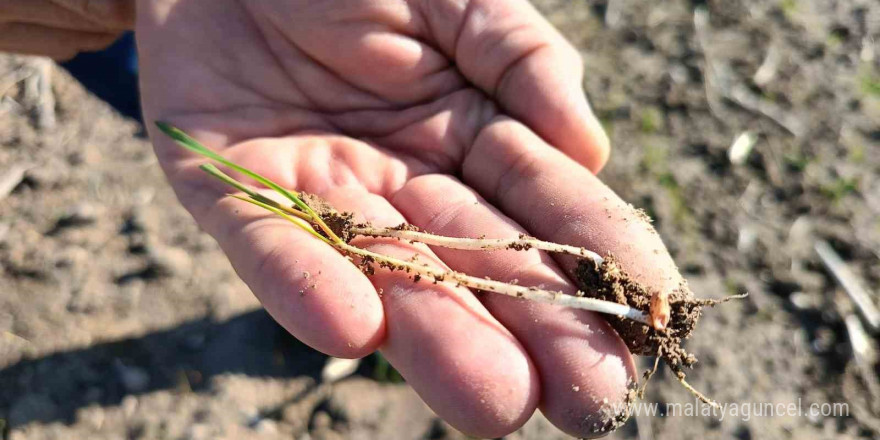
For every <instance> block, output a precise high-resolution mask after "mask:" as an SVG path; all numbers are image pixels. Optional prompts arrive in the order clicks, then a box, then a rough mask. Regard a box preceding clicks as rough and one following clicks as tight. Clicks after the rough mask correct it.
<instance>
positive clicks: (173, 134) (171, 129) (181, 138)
mask: <svg viewBox="0 0 880 440" xmlns="http://www.w3.org/2000/svg"><path fill="white" fill-rule="evenodd" d="M156 126H157V127H159V129H160V130H162V132H163V133H165V134H166V135H168V137H170V138H171V139H173V140H174V141H175V142H177V144H178V145H180V146H181V147H183V148H186V149H187V150H190V151H192V152H194V153H197V154H199V155H201V156H204V157H207V158H208V159H212V160H215V161H217V162H220V163H222V164H223V165H226V166H228V167H229V168H232V169H234V170H236V171H238V172H240V173H242V174H244V175H246V176H248V177H250V178H252V179H254V180H256V181H257V182H260V183H261V184H263V185H265V186H266V187H267V188H271V189H273V190H275V192H277V193H279V194H281V195H282V196H284V197H286V198H287V199H289V200H290V201H292V202H293V203H294V205H296V206H297V207H298V208H299V209H301V210H302V211H303V212H305V213H306V214H308V216H309V217H311V221H312V222H314V223H315V224H317V225H318V226H320V228H321V229H322V230H323V231H324V233H326V234H327V236H328V237H330V239H331V240H333V241H334V242H337V243H339V242H341V241H342V239H340V238H339V237H338V236H336V234H335V233H334V232H333V231H332V230H331V229H330V227H329V226H327V224H326V223H324V221H323V220H321V216H319V215H318V214H317V213H316V212H315V211H314V210H313V209H312V208H311V207H309V205H307V204H306V203H305V202H303V201H302V199H300V198H299V194H298V193H296V192H295V191H289V190H287V189H285V188H283V187H282V186H281V185H278V184H277V183H275V182H273V181H272V180H270V179H268V178H266V177H264V176H262V175H260V174H258V173H256V172H254V171H251V170H249V169H247V168H245V167H243V166H241V165H238V164H236V163H235V162H232V161H230V160H229V159H226V158H225V157H223V156H221V155H219V154H217V153H216V152H214V151H212V150H211V149H209V148H208V147H206V146H204V145H202V144H201V143H200V142H199V141H197V140H195V139H193V138H192V137H191V136H190V135H188V134H186V133H184V132H183V130H181V129H179V128H177V127H175V126H173V125H171V124H169V123H167V122H162V121H156ZM202 170H204V171H206V172H208V173H209V174H211V175H213V176H214V177H216V178H219V179H220V180H223V181H224V182H227V183H230V182H229V181H234V179H232V178H231V177H229V176H226V175H225V174H223V176H225V177H226V178H223V177H220V175H221V174H222V173H220V174H216V173H212V172H211V170H210V169H205V168H202ZM218 171H219V170H218ZM236 183H238V182H236ZM230 184H231V183H230ZM233 186H235V187H236V188H238V189H241V187H243V185H242V184H240V183H239V184H238V185H233ZM248 195H250V194H248Z"/></svg>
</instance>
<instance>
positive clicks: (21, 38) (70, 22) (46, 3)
mask: <svg viewBox="0 0 880 440" xmlns="http://www.w3.org/2000/svg"><path fill="white" fill-rule="evenodd" d="M134 8H135V6H134V0H3V1H0V52H18V53H26V54H33V55H43V56H48V57H51V58H54V59H56V60H59V61H63V60H68V59H70V58H73V57H74V56H75V55H76V54H77V53H79V52H82V51H93V50H99V49H103V48H105V47H107V46H109V45H110V44H111V43H113V41H114V40H116V38H118V37H119V34H120V33H122V32H123V31H124V30H126V29H130V28H131V27H132V26H133V25H134Z"/></svg>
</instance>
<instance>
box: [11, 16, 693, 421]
mask: <svg viewBox="0 0 880 440" xmlns="http://www.w3.org/2000/svg"><path fill="white" fill-rule="evenodd" d="M58 1H59V2H60V1H62V0H58ZM108 1H111V0H93V1H91V2H78V3H81V4H83V5H86V6H88V5H90V4H91V5H103V4H105V3H107V2H108ZM53 2H55V0H53ZM69 2H73V0H70V1H69ZM137 7H138V11H137V22H136V36H137V40H138V48H139V54H140V63H141V65H140V69H141V70H140V71H141V81H142V96H143V104H144V110H145V118H146V121H147V122H148V124H147V125H148V126H152V124H150V123H149V122H151V121H155V120H165V121H168V122H170V123H173V124H175V125H177V126H179V127H181V128H182V129H184V130H185V131H187V132H188V133H190V134H192V135H194V136H195V137H196V138H197V139H199V140H200V141H201V142H203V143H205V144H206V145H208V146H209V147H211V148H213V149H215V150H217V151H219V152H221V154H223V155H225V156H227V157H228V158H230V159H232V160H234V161H236V162H239V163H240V164H242V165H244V166H246V167H248V168H251V169H253V170H255V171H257V172H259V173H261V174H264V175H266V176H267V177H269V178H270V179H272V180H275V181H277V182H279V183H281V184H283V185H284V186H286V187H289V188H296V189H298V190H301V191H306V192H311V193H316V194H318V195H320V196H322V197H324V198H325V199H327V200H329V201H330V202H331V203H332V204H334V205H335V206H336V207H337V208H339V209H342V210H348V211H353V212H356V213H357V215H358V216H359V218H360V219H361V220H369V221H371V222H373V224H374V225H376V226H394V225H397V224H400V223H402V222H404V221H407V222H410V223H412V224H415V225H417V226H419V227H421V228H423V229H425V230H428V231H430V232H434V233H437V234H442V235H446V236H454V237H479V236H483V235H485V236H486V237H490V238H510V237H517V236H518V235H519V234H528V235H532V236H535V237H538V238H541V239H544V240H547V241H552V242H556V243H564V244H570V245H573V246H582V247H585V248H587V249H591V250H593V251H596V252H598V253H600V254H601V255H607V254H609V253H613V254H614V256H615V257H616V259H617V261H618V262H619V264H620V265H621V266H622V267H624V268H625V269H626V270H627V272H628V273H629V274H630V275H632V276H633V277H634V278H636V279H637V280H639V281H641V282H642V283H644V284H645V285H646V287H648V288H650V289H652V290H656V291H671V290H672V289H673V288H674V287H675V286H677V285H678V283H679V281H680V278H679V275H678V274H677V272H676V270H675V266H674V264H673V263H672V260H671V258H670V257H669V255H668V254H667V252H666V250H665V248H664V247H663V244H662V243H661V242H660V239H659V237H658V236H657V235H656V234H655V233H654V232H653V231H652V229H651V228H650V226H649V225H647V224H646V223H644V222H642V221H639V220H638V219H637V217H638V216H636V215H634V214H633V213H632V211H631V210H630V209H629V207H628V206H627V205H626V203H624V202H623V201H621V200H620V199H619V198H618V197H617V196H616V195H615V194H614V193H613V192H612V191H610V190H609V189H608V188H607V187H606V186H604V185H603V184H602V183H601V181H600V180H599V179H597V178H596V177H595V176H594V174H593V173H595V172H598V171H599V170H600V169H601V167H602V166H603V164H604V163H605V162H606V160H607V158H608V152H609V146H608V140H607V138H606V136H605V135H604V133H603V132H602V129H601V126H600V124H599V123H598V122H597V120H596V118H595V117H594V116H593V115H592V113H591V111H590V107H589V105H588V104H587V101H586V99H585V98H584V93H583V90H582V87H581V84H582V74H583V62H582V59H581V58H580V56H579V54H578V52H577V51H576V50H575V49H574V48H573V47H572V46H571V45H570V44H569V43H567V42H566V41H565V40H564V38H562V37H561V36H560V35H559V34H558V32H557V31H556V30H555V29H554V28H553V27H552V26H551V25H549V24H548V23H547V22H546V21H545V20H544V19H543V18H542V17H541V16H540V14H539V13H537V12H536V11H535V10H534V9H533V8H532V7H531V6H530V5H529V3H528V2H527V1H526V0H421V1H417V0H411V1H405V0H323V1H307V0H298V1H294V0H260V1H235V0H142V1H139V2H137ZM0 12H2V11H0ZM0 15H2V14H0ZM0 19H2V17H0ZM0 41H2V39H0ZM46 41H48V40H46ZM71 41H73V40H71ZM93 46H98V44H97V42H94V44H93ZM90 47H91V46H90ZM38 49H39V48H38ZM21 50H25V49H21ZM45 50H47V49H46V47H43V51H44V52H45ZM150 134H151V138H152V139H153V142H154V146H155V151H156V154H157V156H158V158H159V161H160V163H161V165H162V167H163V169H164V171H165V172H166V174H167V176H168V178H169V181H170V182H171V184H172V186H173V187H174V189H175V191H176V192H177V195H178V197H179V199H180V201H181V202H182V203H183V205H184V206H185V207H186V208H187V209H188V210H189V211H190V212H191V213H192V215H193V217H194V218H195V219H196V221H197V222H198V223H199V224H200V225H201V226H202V227H203V228H204V229H205V230H206V231H207V232H208V233H210V234H211V235H212V236H213V237H214V238H215V239H216V240H217V241H218V242H219V243H220V245H221V247H222V248H223V250H224V251H225V252H226V254H227V255H228V256H229V259H230V260H231V262H232V264H233V266H234V267H235V270H236V271H237V273H238V274H239V275H240V276H241V278H242V279H243V280H245V281H246V282H247V284H248V285H249V286H250V288H251V289H252V290H253V292H254V293H255V294H256V296H257V297H258V298H259V299H260V300H261V301H262V303H263V305H264V306H265V308H266V309H267V310H268V311H269V313H271V314H272V316H273V317H274V318H275V319H276V320H277V321H278V322H279V323H281V325H283V326H284V327H285V328H286V329H288V330H289V331H290V332H291V333H292V334H293V335H295V336H296V337H297V338H299V339H300V340H302V341H304V342H305V343H307V344H309V345H311V346H312V347H315V348H316V349H318V350H321V351H323V352H325V353H328V354H330V355H333V356H341V357H359V356H364V355H366V354H369V353H371V352H372V351H374V350H377V349H378V350H381V351H382V352H383V354H384V355H385V356H386V357H387V358H388V359H389V360H390V361H391V362H392V364H393V365H394V366H395V367H396V368H397V369H398V370H399V371H400V372H401V374H402V375H403V376H404V377H405V378H406V380H407V382H408V383H409V384H410V385H411V386H412V387H413V388H414V389H415V390H416V391H417V392H418V393H419V395H420V396H421V397H422V398H423V399H424V400H425V402H427V403H428V405H430V406H431V408H433V409H434V411H436V412H437V413H438V414H439V415H440V416H442V417H443V418H444V419H446V420H447V421H448V422H450V423H451V424H452V425H453V426H455V427H456V428H458V429H460V430H462V431H464V432H466V433H469V434H471V435H476V436H482V437H499V436H502V435H505V434H507V433H509V432H511V431H513V430H515V429H517V428H518V427H520V426H521V425H522V424H523V423H525V421H526V420H528V418H529V417H530V416H531V415H532V413H533V412H534V411H535V409H536V408H538V407H540V409H541V410H542V411H543V412H544V414H545V415H546V416H547V417H548V418H549V419H550V421H551V422H553V423H554V424H555V425H556V426H558V427H559V428H560V429H562V430H564V431H566V432H568V433H569V434H572V435H574V436H578V437H587V436H597V435H600V434H601V433H597V432H595V429H596V428H597V425H596V423H597V422H599V421H600V420H601V417H600V414H601V412H602V411H601V409H602V405H603V401H606V402H608V403H610V404H614V403H617V402H620V401H621V400H622V399H623V398H624V396H625V394H626V392H627V386H628V384H630V383H631V381H632V380H633V379H634V378H635V377H636V371H635V367H634V363H633V359H632V357H631V356H630V354H629V352H628V351H627V349H626V346H625V344H624V343H623V341H622V340H621V339H620V338H619V337H618V336H617V334H616V333H614V332H613V330H611V329H610V327H609V326H608V325H607V324H606V322H605V321H604V319H603V318H602V317H600V316H598V315H596V314H593V313H590V312H585V311H577V310H570V309H560V308H558V307H554V306H549V305H543V304H535V303H529V302H524V301H522V300H517V299H511V298H506V297H499V296H492V295H485V294H479V295H476V294H474V293H473V292H471V291H469V290H467V289H465V288H462V287H454V286H449V285H443V284H438V285H434V284H432V283H427V282H422V283H417V284H415V283H413V282H412V280H409V279H406V278H405V277H404V276H403V275H401V274H399V273H388V272H384V271H378V272H377V274H376V275H375V276H372V277H367V276H366V275H364V274H363V273H361V272H360V271H359V270H358V269H357V268H356V267H355V266H354V265H352V264H351V263H350V262H349V261H348V260H346V259H345V258H344V257H343V256H342V255H340V254H339V253H338V252H337V251H335V250H334V249H332V248H331V247H330V246H327V245H326V244H324V243H321V242H320V241H318V240H316V239H315V238H314V237H312V236H310V235H308V234H307V233H305V232H303V231H302V230H300V229H298V228H296V227H295V226H293V225H291V224H289V223H287V222H285V221H284V220H282V219H279V218H277V217H273V216H272V215H270V214H267V213H265V212H264V211H263V210H261V209H260V208H257V207H253V206H251V205H248V204H246V203H244V202H242V201H240V200H236V199H233V198H229V197H224V195H225V193H226V192H227V189H226V188H224V187H223V186H222V185H221V184H219V183H217V182H215V181H213V180H211V178H210V177H207V176H205V175H204V174H203V173H201V172H200V171H199V170H198V165H199V164H201V163H203V161H202V160H201V159H198V158H195V157H194V156H193V155H191V154H189V153H188V152H186V151H184V150H182V149H180V148H178V147H176V146H174V144H173V143H172V142H171V141H170V140H169V139H167V138H165V137H164V136H162V135H161V134H159V133H158V132H157V131H155V130H153V131H151V133H150ZM237 177H240V176H237ZM355 244H357V245H358V246H362V247H364V248H366V249H369V250H371V251H375V252H379V253H383V254H387V255H391V256H395V257H399V258H402V259H409V258H411V257H412V256H413V255H414V254H418V255H419V261H420V262H424V263H429V264H434V265H437V266H440V267H449V268H452V269H455V270H458V271H462V272H466V273H469V274H471V275H475V276H481V277H482V276H489V277H491V278H493V279H498V280H504V281H512V280H517V282H518V283H519V284H522V285H542V286H543V287H544V288H547V289H550V290H562V291H565V292H569V293H574V292H576V290H577V289H576V288H575V287H574V285H573V283H572V282H571V281H570V280H569V278H568V277H567V276H566V274H567V273H570V270H571V269H572V267H573V260H572V259H571V258H567V257H560V258H553V257H550V256H548V255H546V254H543V253H541V252H539V251H537V250H534V249H533V250H530V251H527V252H516V251H509V250H501V251H494V252H477V253H474V252H468V251H461V250H450V249H443V248H435V249H429V248H427V247H425V246H417V245H409V244H406V243H401V242H399V241H396V240H393V239H366V238H361V239H358V240H357V241H356V243H355Z"/></svg>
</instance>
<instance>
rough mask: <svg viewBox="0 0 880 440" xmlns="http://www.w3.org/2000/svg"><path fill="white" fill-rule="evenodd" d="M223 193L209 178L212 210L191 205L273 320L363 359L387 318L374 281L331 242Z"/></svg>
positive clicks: (325, 348)
mask: <svg viewBox="0 0 880 440" xmlns="http://www.w3.org/2000/svg"><path fill="white" fill-rule="evenodd" d="M186 173H200V171H199V170H198V169H191V170H187V171H183V172H182V174H186ZM178 178H180V179H198V178H201V179H205V177H204V176H199V177H188V178H187V177H185V176H178ZM223 191H224V188H223V187H222V186H220V185H219V184H218V185H217V186H214V185H213V184H208V183H206V184H205V187H204V188H202V190H201V191H200V192H199V193H200V195H201V197H202V202H201V204H200V205H202V206H207V207H206V208H197V209H193V205H192V204H191V205H190V206H188V208H190V210H191V212H192V213H193V215H194V216H195V217H196V220H197V221H198V222H199V224H200V225H201V226H202V227H203V228H205V230H207V231H208V233H210V234H211V235H212V236H213V237H214V238H215V239H216V240H217V242H218V243H219V244H220V247H221V248H222V249H223V251H224V252H225V253H226V255H227V257H229V261H230V262H231V263H232V266H233V268H235V271H236V273H238V275H239V277H240V278H241V279H242V280H244V282H245V283H247V285H248V287H250V289H251V290H252V291H253V292H254V294H255V295H256V296H257V298H259V300H260V302H261V303H262V304H263V306H264V307H265V308H266V310H267V311H268V312H269V313H270V314H271V315H272V317H273V318H275V320H276V321H278V322H279V323H280V324H281V325H282V326H283V327H284V328H285V329H287V330H288V331H289V332H290V333H291V334H293V335H294V336H295V337H296V338H298V339H300V340H301V341H303V342H304V343H306V344H308V345H309V346H311V347H313V348H315V349H317V350H320V351H322V352H324V353H327V354H329V355H331V356H336V357H344V358H357V357H362V356H365V355H367V354H369V353H371V352H373V351H375V350H376V349H377V348H378V346H379V344H380V343H381V342H382V339H383V338H384V334H385V321H384V314H383V312H382V303H381V301H380V299H379V296H378V294H377V293H376V290H375V289H374V288H373V286H372V284H370V281H369V279H367V277H366V276H364V275H363V274H362V273H361V272H360V271H359V270H358V269H357V268H356V267H355V266H354V265H352V264H351V262H350V261H349V260H347V259H346V258H345V257H343V256H342V255H340V254H339V253H338V252H336V250H334V249H333V248H331V247H330V246H328V245H326V244H324V243H322V242H320V241H318V240H317V239H315V238H314V237H313V236H311V235H310V234H308V233H306V232H304V231H302V230H301V229H299V228H297V227H296V226H294V225H292V224H290V223H289V222H287V221H285V220H283V219H281V218H278V217H275V216H273V214H271V213H267V212H266V211H264V210H262V209H260V208H258V207H255V206H252V205H249V204H247V203H245V202H243V201H240V200H236V199H233V198H230V197H223V196H222V195H223ZM211 199H216V202H213V203H210V202H208V201H207V200H211Z"/></svg>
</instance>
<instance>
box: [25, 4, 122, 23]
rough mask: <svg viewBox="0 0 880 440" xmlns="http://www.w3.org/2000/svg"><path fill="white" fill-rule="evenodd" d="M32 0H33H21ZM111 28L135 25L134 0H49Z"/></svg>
mask: <svg viewBox="0 0 880 440" xmlns="http://www.w3.org/2000/svg"><path fill="white" fill-rule="evenodd" d="M21 1H32V0H21ZM49 1H50V2H52V3H55V4H57V5H59V6H61V7H63V8H65V9H68V10H71V11H73V12H76V13H78V14H80V15H82V16H84V17H87V18H88V19H90V20H92V21H94V22H95V23H98V24H100V25H102V26H105V27H107V28H109V29H119V30H128V29H132V28H133V27H134V16H135V2H134V0H49Z"/></svg>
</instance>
